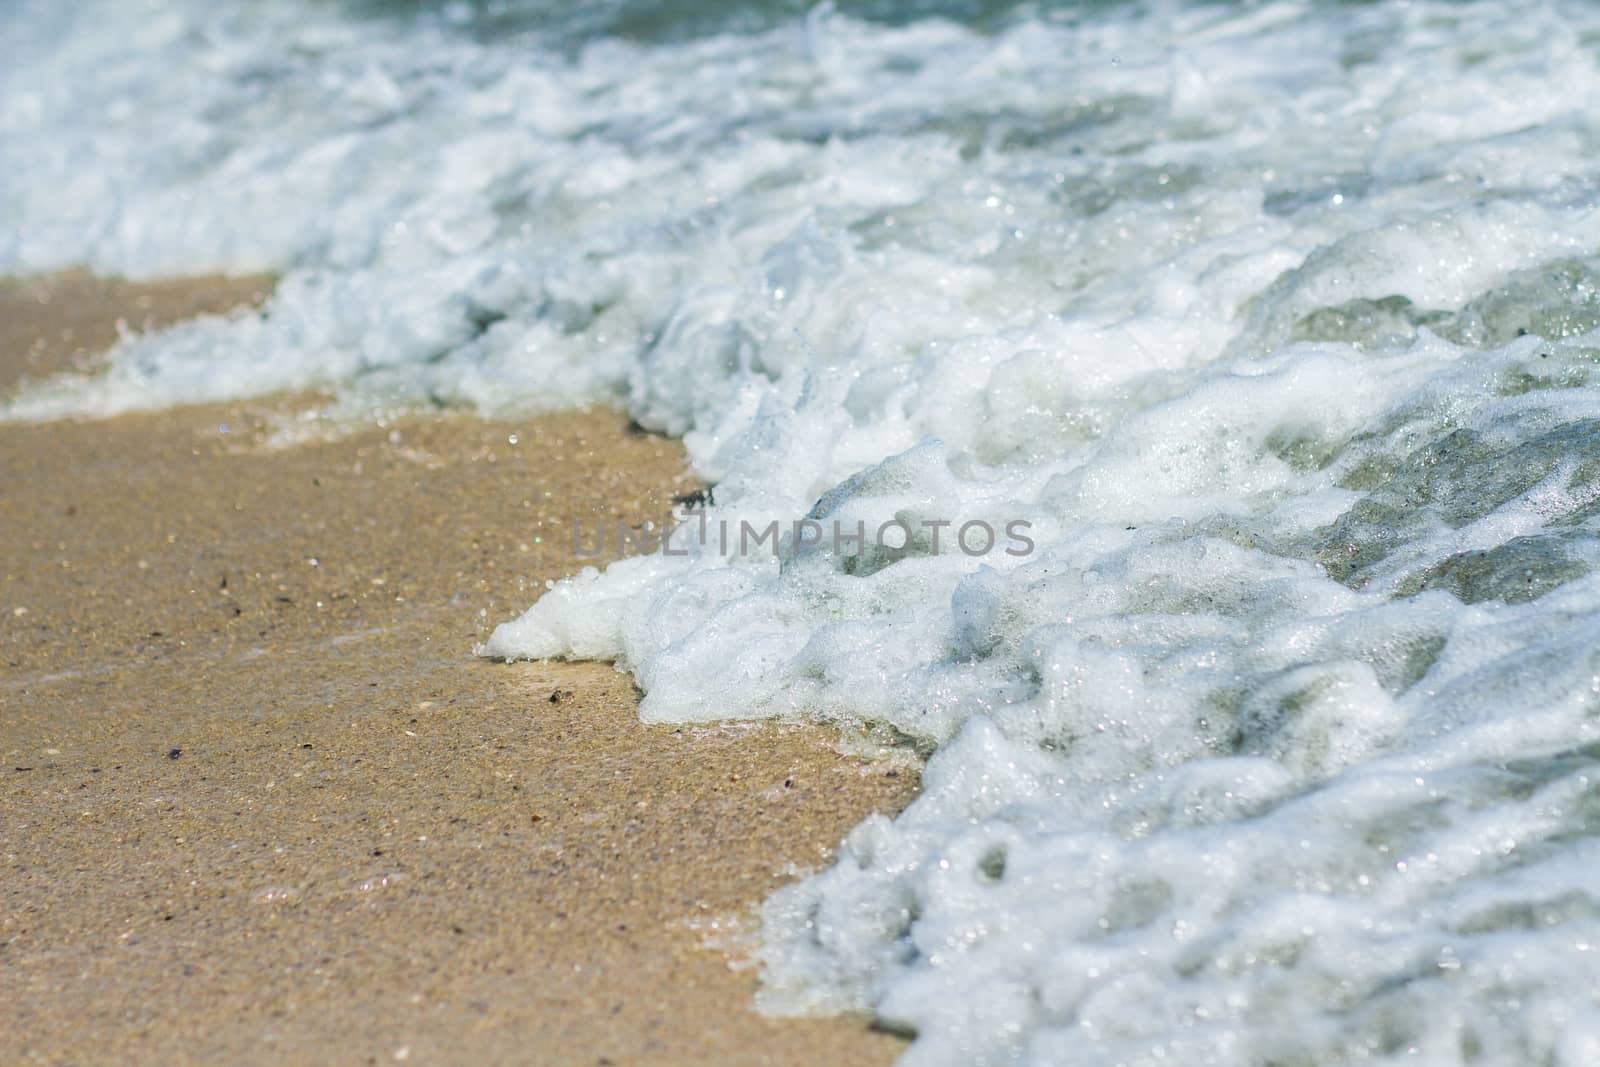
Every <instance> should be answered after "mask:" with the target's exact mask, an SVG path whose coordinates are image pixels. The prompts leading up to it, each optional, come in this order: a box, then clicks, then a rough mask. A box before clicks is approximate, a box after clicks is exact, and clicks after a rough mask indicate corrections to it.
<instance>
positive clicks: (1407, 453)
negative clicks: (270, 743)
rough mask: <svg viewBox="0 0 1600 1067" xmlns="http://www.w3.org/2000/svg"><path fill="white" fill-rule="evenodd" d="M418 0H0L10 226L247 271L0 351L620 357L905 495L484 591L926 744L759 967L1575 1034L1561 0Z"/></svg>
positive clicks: (810, 711) (1007, 1052) (1063, 1017)
mask: <svg viewBox="0 0 1600 1067" xmlns="http://www.w3.org/2000/svg"><path fill="white" fill-rule="evenodd" d="M452 12H455V14H454V15H452ZM469 16H470V11H468V10H467V9H456V8H449V9H446V12H445V14H444V15H443V16H440V17H432V18H422V19H410V20H402V19H393V18H391V19H382V18H377V19H373V18H358V17H356V16H355V15H351V14H340V13H339V9H337V8H334V7H331V6H326V5H315V6H313V5H309V4H307V5H287V4H286V5H275V6H271V7H268V6H265V5H262V6H260V7H257V6H249V7H245V6H240V7H238V8H230V9H228V10H226V11H216V10H212V9H211V7H210V5H203V4H200V3H198V0H195V2H188V0H172V2H169V3H167V4H164V5H154V6H151V7H149V8H145V7H138V8H135V7H134V6H132V5H123V4H113V3H103V4H81V5H73V6H71V7H70V8H69V7H66V6H63V5H47V4H43V3H36V4H28V3H24V4H22V5H21V15H20V16H19V17H18V18H15V19H10V20H8V25H7V26H6V28H5V29H4V30H0V33H4V34H5V35H7V36H6V39H5V41H4V44H5V51H6V53H7V54H9V55H13V56H23V57H25V58H24V61H23V62H22V63H20V64H18V65H16V66H14V67H13V68H12V69H10V70H9V71H8V72H7V73H5V74H4V75H0V78H3V79H4V82H3V86H0V88H3V90H4V91H3V93H0V148H3V150H4V155H5V158H6V159H8V160H11V161H21V162H20V164H18V163H14V164H13V165H11V166H8V167H6V168H4V170H3V172H0V214H3V215H4V217H5V218H7V219H8V220H12V221H13V223H14V224H13V225H10V226H8V227H6V228H5V229H4V231H0V266H3V267H5V268H6V269H10V270H13V271H28V270H46V269H51V268H55V267H60V266H66V265H73V264H86V265H89V266H92V267H95V268H97V269H101V270H106V271H116V272H122V273H127V274H131V275H134V276H149V275H156V274H163V273H170V272H177V271H193V270H196V269H202V268H204V269H217V270H233V269H237V270H244V269H250V270H257V269H272V270H277V271H280V272H282V274H283V281H282V284H281V286H280V287H279V290H278V292H277V294H276V295H275V296H274V298H273V300H272V301H271V303H270V304H269V305H268V307H267V308H266V309H265V312H264V313H263V314H261V315H251V316H247V317H243V318H235V319H209V320H202V321H199V322H196V323H192V324H189V325H186V326H181V327H178V328H175V329H173V330H169V331H166V332H162V333H157V334H153V335H150V336H145V337H134V338H130V339H128V340H127V341H125V342H124V343H123V344H122V345H121V346H120V347H119V349H118V350H117V351H116V353H115V354H114V358H113V360H112V363H111V365H110V367H109V369H108V370H107V371H106V372H105V373H103V374H101V375H98V376H95V377H90V378H76V379H65V380H61V381H56V382H51V383H44V384H41V385H38V386H35V387H32V388H30V389H29V390H27V391H25V392H23V393H22V394H20V395H19V396H17V397H15V398H13V399H12V400H11V401H9V402H8V405H7V407H6V408H5V413H6V414H7V415H8V416H9V417H12V418H39V417H49V416H53V415H57V414H62V413H68V412H113V411H121V410H128V409H131V408H137V407H149V406H160V405H165V404H172V403H179V402H185V401H193V400H202V399H212V398H218V397H231V396H238V395H244V394H249V393H260V392H266V391H270V390H276V389H284V388H299V387H306V386H315V387H322V388H334V389H337V390H339V391H340V392H341V393H342V395H344V396H345V397H346V398H348V399H349V400H350V402H351V403H354V404H360V403H365V402H373V401H381V402H385V403H388V402H394V401H397V400H398V401H401V402H406V403H432V404H444V405H453V404H462V405H474V406H477V407H479V408H481V409H486V410H491V411H495V410H529V409H538V408H547V407H556V406H563V405H570V404H574V403H582V402H589V401H596V400H612V401H617V402H621V403H624V404H626V405H627V407H628V409H629V410H630V412H631V413H632V414H633V416H634V417H635V418H636V419H637V420H638V421H639V422H640V423H642V424H643V425H645V426H646V427H649V428H653V429H658V430H663V431H666V432H669V433H672V434H675V435H681V436H682V437H683V439H684V441H685V444H686V445H687V447H688V450H689V453H690V456H691V458H692V460H693V462H694V464H695V466H696V468H697V469H698V470H699V471H700V472H701V473H702V474H703V475H704V476H705V477H706V478H707V479H709V480H711V481H713V482H715V483H716V497H715V500H716V502H715V505H714V506H713V507H712V508H711V509H710V512H709V515H710V517H713V518H715V519H716V520H718V521H723V522H733V523H735V524H738V523H741V522H748V523H751V524H752V525H757V526H764V525H765V524H766V523H769V522H772V521H778V522H780V523H782V524H790V523H793V522H794V521H795V520H799V519H804V518H807V517H809V518H810V519H811V520H813V521H816V522H819V523H844V524H846V525H847V527H848V528H851V529H854V528H856V524H857V523H861V524H868V525H869V528H872V529H875V528H876V527H877V526H878V525H879V524H881V523H883V522H885V521H888V520H899V521H902V522H904V523H905V524H906V525H907V526H908V527H910V528H911V529H912V530H913V531H915V536H913V538H912V540H911V542H910V543H909V544H907V545H904V546H900V547H897V548H896V549H895V550H893V551H884V550H880V548H879V546H876V545H874V544H872V543H871V542H870V539H864V540H863V541H862V542H851V543H846V544H843V545H835V544H833V543H829V542H826V541H825V542H823V543H819V544H813V545H807V544H797V543H796V541H795V539H794V538H793V537H790V538H788V539H785V540H783V541H781V543H779V544H778V546H777V549H778V550H777V551H776V552H774V551H770V550H766V549H763V550H761V551H756V552H729V551H724V550H722V549H721V547H720V546H718V545H715V544H713V543H711V542H709V541H707V542H702V541H701V540H699V539H695V538H691V539H689V540H688V541H687V542H686V543H687V546H688V547H687V554H686V555H676V554H668V553H665V552H656V553H652V554H648V555H641V556H638V557H636V558H633V559H629V560H625V561H623V562H620V563H616V564H613V565H612V566H611V567H609V568H607V569H606V570H605V571H604V572H595V571H588V572H585V573H584V574H581V575H578V576H575V577H574V578H571V579H569V580H567V581H564V582H561V583H558V584H557V586H556V587H555V588H554V589H553V590H551V591H550V592H549V593H548V594H546V596H545V597H544V598H543V599H541V600H540V601H539V602H538V603H536V604H534V605H533V606H532V607H531V608H530V610H529V611H528V612H527V613H526V614H525V615H524V616H522V617H521V618H519V619H516V620H513V621H510V622H507V623H506V624H505V625H503V626H501V627H500V628H499V629H498V630H497V631H496V632H495V633H494V635H493V636H492V637H491V639H490V641H489V642H488V644H487V646H486V649H485V651H486V652H487V653H488V654H489V655H492V656H496V657H502V658H522V657H530V658H536V657H551V656H569V657H598V658H608V659H615V660H616V661H618V662H619V663H620V664H622V665H623V666H625V667H626V668H627V669H628V670H630V671H632V672H633V674H634V676H635V677H636V679H637V680H638V682H639V685H640V686H641V688H642V689H643V691H644V694H645V696H644V700H643V714H644V716H645V717H646V718H647V719H653V720H670V721H685V720H696V719H709V718H717V717H723V716H730V715H732V716H764V715H779V716H798V717H816V718H824V719H831V720H835V721H840V722H845V723H856V724H866V725H868V726H870V727H873V728H877V729H880V730H883V731H885V732H887V733H889V734H891V735H893V736H898V737H900V738H903V739H904V740H905V741H906V742H907V743H909V744H915V745H918V746H920V747H921V748H922V749H923V750H924V751H929V752H931V753H932V755H931V758H930V760H929V762H928V765H927V769H926V775H925V785H924V790H923V793H922V795H921V796H920V797H919V799H918V800H917V801H916V802H915V803H914V804H913V805H912V806H911V807H910V808H909V809H908V810H907V811H906V812H904V813H903V814H901V815H900V816H898V817H897V818H895V819H893V820H890V819H885V818H881V817H874V818H872V819H870V820H868V821H867V822H866V823H864V824H863V825H862V826H860V827H858V828H857V830H856V831H855V832H854V833H852V834H851V836H850V837H849V839H848V840H847V841H846V842H845V844H844V846H843V847H842V849H841V852H840V855H839V857H838V860H837V861H836V862H835V863H834V864H833V865H832V866H831V867H829V868H828V869H826V870H824V871H822V872H820V873H818V874H816V875H814V876H812V877H810V878H807V879H805V880H803V881H801V882H799V883H797V884H795V885H793V886H791V887H789V888H786V889H784V890H782V891H780V892H779V893H777V894H776V895H775V896H774V897H773V898H772V899H771V900H770V901H769V902H768V903H767V905H766V907H765V911H764V915H765V928H766V936H765V941H766V947H765V951H764V959H765V986H764V992H763V994H762V997H763V1004H764V1005H765V1006H766V1007H767V1008H768V1009H769V1010H772V1011H776V1012H804V1011H834V1010H863V1011H868V1012H871V1013H873V1014H874V1015H875V1016H876V1017H877V1018H878V1019H879V1020H880V1021H881V1022H882V1023H883V1024H885V1025H887V1026H890V1027H895V1028H901V1029H904V1030H906V1031H907V1032H912V1033H915V1034H916V1035H917V1040H916V1042H915V1043H914V1044H913V1045H912V1046H911V1047H910V1050H909V1051H908V1053H907V1054H906V1059H907V1061H908V1062H911V1063H918V1064H924V1063H925V1064H946V1063H948V1064H972V1063H998V1062H1019V1061H1020V1062H1032V1063H1061V1062H1073V1063H1105V1064H1112V1063H1119V1064H1120V1063H1157V1062H1180V1063H1216V1064H1258V1063H1292V1062H1345V1061H1351V1062H1355V1061H1360V1062H1373V1061H1388V1060H1395V1061H1399V1060H1401V1059H1404V1060H1405V1061H1406V1062H1421V1063H1440V1064H1444V1063H1465V1062H1482V1063H1531V1062H1548V1063H1563V1064H1567V1063H1570V1064H1582V1063H1590V1062H1594V1061H1595V1060H1597V1059H1600V1011H1597V1006H1596V1004H1595V1002H1594V994H1593V990H1594V989H1595V988H1596V986H1597V983H1600V949H1597V948H1596V946H1597V945H1600V905H1597V903H1596V896H1595V892H1594V888H1593V887H1594V876H1593V874H1592V872H1593V870H1594V869H1595V867H1594V865H1595V863H1596V862H1597V860H1600V844H1597V840H1600V839H1597V838H1596V836H1595V835H1594V834H1593V833H1592V832H1591V831H1592V830H1593V828H1594V826H1595V822H1594V813H1595V811H1596V810H1597V808H1596V804H1597V796H1600V794H1597V792H1596V790H1597V788H1600V749H1596V747H1595V746H1596V743H1597V742H1600V728H1597V721H1596V710H1597V709H1600V578H1597V577H1596V573H1595V571H1596V564H1597V563H1600V538H1597V536H1596V531H1597V524H1600V518H1597V516H1600V389H1597V382H1596V378H1595V376H1596V374H1597V373H1600V368H1597V361H1600V333H1597V332H1596V327H1597V326H1600V209H1597V207H1596V205H1597V203H1600V126H1597V123H1596V120H1595V118H1594V112H1593V109H1592V108H1590V107H1588V106H1586V105H1587V102H1588V101H1591V100H1594V99H1600V70H1597V65H1596V56H1597V51H1600V12H1597V11H1596V9H1594V8H1593V7H1590V6H1587V5H1579V4H1557V3H1533V2H1512V3H1466V4H1444V3H1408V4H1393V5H1349V4H1331V3H1330V4H1325V5H1324V4H1305V3H1290V2H1277V3H1264V4H1249V5H1239V6H1215V5H1193V4H1190V5H1180V4H1166V3H1150V4H1145V5H1111V6H1108V7H1100V8H1096V9H1093V10H1083V9H1078V8H1074V7H1066V8H1061V9H1056V8H1045V9H1043V10H1034V9H1025V8H1019V9H1016V10H1014V11H1011V12H1010V13H1009V14H1005V13H1001V14H1000V15H997V16H995V17H992V18H989V19H986V20H984V21H983V22H982V24H981V25H964V24H961V23H959V22H956V21H951V20H948V19H943V18H934V17H927V18H911V19H903V20H898V21H896V22H895V23H894V24H892V25H891V24H884V23H876V22H872V21H868V20H864V19H857V18H852V17H850V16H848V15H846V14H840V13H838V12H836V11H834V10H833V9H832V8H829V7H826V6H825V7H820V8H817V9H815V10H813V11H812V12H811V13H810V14H808V15H806V16H805V17H799V18H776V19H774V20H771V24H770V25H767V26H766V27H765V28H761V29H757V30H754V31H752V32H748V33H738V34H735V33H725V34H714V33H712V34H707V33H704V32H699V33H689V34H683V35H678V36H669V37H667V38H665V39H661V40H632V41H628V40H621V39H617V38H608V37H601V38H593V39H588V40H587V41H586V42H580V43H578V44H573V43H572V42H571V41H564V42H561V43H559V44H558V43H556V42H554V41H552V40H547V39H545V38H544V37H541V36H540V35H539V34H538V33H529V34H524V35H520V36H517V37H515V38H514V39H512V40H499V39H496V38H495V37H494V36H493V35H485V34H482V33H473V32H468V31H467V29H464V28H463V25H466V24H470V22H471V19H470V17H469ZM468 28H470V26H468ZM129 42H133V43H134V44H135V45H136V47H135V48H131V49H130V48H129V47H128V44H129ZM946 521H948V522H952V523H954V524H956V525H960V524H962V523H966V522H982V523H986V524H989V525H991V526H992V527H994V528H995V529H1005V528H1006V527H1007V525H1008V524H1010V523H1013V522H1018V521H1021V522H1024V523H1026V529H1027V530H1028V532H1029V536H1030V539H1031V542H1032V546H1033V548H1032V550H1031V551H1029V552H1027V553H1024V554H1019V555H1009V554H1006V553H1004V552H991V553H987V554H983V555H981V556H975V555H969V554H967V553H965V552H962V551H957V550H952V549H951V546H950V544H949V542H948V541H947V542H946V544H945V545H944V548H943V550H940V551H936V550H935V549H934V546H933V544H932V542H931V539H930V538H928V536H927V533H926V531H927V530H928V529H929V526H928V524H929V523H939V522H946ZM683 543H685V542H680V544H683Z"/></svg>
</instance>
